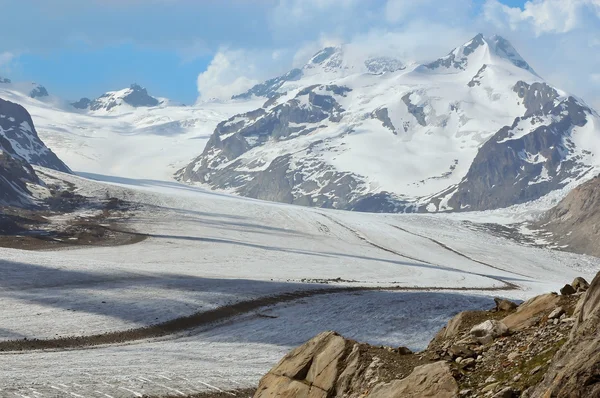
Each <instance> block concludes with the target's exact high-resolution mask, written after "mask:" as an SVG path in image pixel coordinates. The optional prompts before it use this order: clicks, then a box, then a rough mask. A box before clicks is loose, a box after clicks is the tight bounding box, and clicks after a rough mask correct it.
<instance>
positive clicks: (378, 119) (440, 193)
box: [0, 35, 600, 212]
mask: <svg viewBox="0 0 600 398" xmlns="http://www.w3.org/2000/svg"><path fill="white" fill-rule="evenodd" d="M0 98H5V99H7V100H9V101H12V102H15V103H19V104H21V105H23V106H25V108H27V109H28V110H29V111H30V112H31V113H32V114H33V116H34V120H35V121H36V124H37V125H38V128H39V132H40V135H41V136H42V138H43V139H44V141H46V142H47V143H49V145H50V146H51V147H52V148H53V149H54V150H55V151H56V152H57V153H58V154H59V155H60V156H61V158H62V159H64V160H66V161H67V162H68V163H69V164H70V165H73V167H74V168H75V169H76V170H82V171H86V170H87V171H93V172H96V173H103V174H104V173H106V174H110V175H126V176H133V177H140V176H141V177H143V178H168V177H169V176H170V175H172V174H173V173H175V176H176V178H177V179H179V180H181V181H184V182H189V183H200V184H202V185H203V186H206V187H208V188H212V189H219V190H224V191H228V192H231V193H235V194H239V195H244V196H248V197H252V198H258V199H264V200H272V201H279V202H284V203H293V204H299V205H305V206H315V207H330V208H337V209H346V210H357V211H371V212H440V211H469V210H490V209H497V208H503V207H508V206H511V205H515V204H520V203H525V202H528V201H532V200H535V199H538V198H541V197H543V196H545V195H547V194H548V193H550V192H553V191H555V190H557V189H563V190H569V189H571V188H574V187H576V186H577V185H579V184H581V183H582V182H585V181H586V180H588V179H590V178H592V176H594V175H596V174H598V173H600V153H599V152H600V116H599V115H598V113H597V112H595V111H594V110H592V109H591V108H590V107H589V106H587V105H586V104H585V103H584V102H583V101H582V100H580V99H578V98H577V97H575V96H573V95H570V94H568V93H565V92H564V91H562V90H560V89H559V88H556V87H554V86H552V85H551V84H550V83H548V82H546V81H544V79H543V78H542V77H540V76H539V75H538V74H537V73H536V72H535V70H534V69H533V68H532V66H531V65H529V64H528V63H527V61H525V59H524V58H523V57H522V56H521V55H519V53H518V52H517V50H516V49H515V48H514V47H513V46H512V45H511V44H510V43H509V42H508V41H507V40H505V39H503V38H502V37H500V36H492V37H485V36H483V35H477V36H476V37H474V38H473V39H472V40H470V41H468V42H467V43H465V44H463V45H461V46H459V47H457V48H455V49H454V50H452V51H451V52H450V53H448V54H447V55H445V56H443V57H441V58H439V59H434V60H432V61H430V62H426V63H422V64H417V63H414V62H412V61H410V60H403V59H398V58H397V57H394V56H392V55H390V54H376V55H370V56H358V55H357V54H355V53H353V52H352V49H351V48H350V47H347V46H337V47H327V48H324V49H323V50H321V51H319V52H318V53H317V54H315V55H314V56H313V57H312V58H311V59H310V60H309V61H308V62H307V63H306V64H305V65H304V66H303V67H301V68H296V69H292V70H290V71H289V72H288V73H285V74H283V75H281V76H277V77H274V78H272V79H269V80H267V81H265V82H263V83H261V84H258V85H256V86H254V87H252V88H251V89H250V90H248V91H246V92H243V93H240V94H238V95H235V96H233V98H232V99H231V100H230V101H224V102H219V103H217V102H214V103H202V104H196V105H192V106H189V107H185V106H180V105H178V104H174V103H172V102H171V101H169V100H168V99H165V98H159V97H154V96H152V95H151V94H150V93H148V91H147V90H146V89H145V88H143V87H142V86H140V85H137V84H133V85H131V86H130V87H129V88H126V89H122V90H117V91H109V92H107V93H106V94H103V95H101V96H100V97H98V98H96V99H93V100H91V99H88V98H83V99H81V100H79V101H77V102H72V103H69V102H66V101H64V100H61V99H59V98H56V97H54V96H52V95H49V94H48V92H47V90H45V89H44V88H43V87H42V86H40V85H37V84H35V83H13V82H11V81H10V80H8V79H4V78H2V79H0ZM11 111H12V112H16V111H15V110H11ZM17 113H18V114H19V115H21V116H19V117H14V116H13V118H14V119H15V120H17V122H15V123H17V124H16V125H15V126H12V127H3V129H4V132H6V131H7V130H8V129H12V130H11V131H13V132H14V131H17V130H19V131H21V130H20V128H21V127H20V126H21V122H22V121H23V120H25V117H24V116H22V112H21V113H19V112H17ZM5 116H6V118H5V123H6V120H10V118H11V116H10V115H5ZM19 120H21V121H19ZM27 124H28V125H31V126H33V124H32V123H29V122H28V123H27ZM32 134H33V135H35V136H37V132H36V131H35V129H33V127H32ZM38 140H39V138H38ZM13 141H14V139H13ZM34 141H35V140H34ZM40 142H41V141H40ZM42 145H43V144H42ZM11 146H14V142H11ZM37 148H38V149H39V148H43V147H41V146H38V147H37ZM203 148H204V150H203ZM13 149H14V148H13ZM4 151H5V152H6V153H9V152H11V153H12V152H14V150H13V151H9V150H8V149H5V150H4ZM36 151H37V149H36V150H32V152H30V153H29V156H24V155H23V153H16V155H18V156H20V158H22V159H23V160H24V161H26V162H28V163H31V164H41V165H44V164H43V163H44V161H42V158H43V156H42V157H40V158H39V159H36V158H35V156H33V154H35V153H37V152H36ZM40 151H41V152H40V153H45V152H44V150H43V149H40ZM190 159H193V160H192V161H191V162H190ZM61 163H62V162H61ZM45 165H47V167H53V168H56V169H59V170H66V168H63V167H62V166H60V165H59V163H57V162H56V160H52V161H50V160H48V161H46V164H45ZM48 165H49V166H48ZM63 166H64V164H63ZM65 167H66V166H65ZM13 170H16V168H15V169H13ZM177 170H178V171H177Z"/></svg>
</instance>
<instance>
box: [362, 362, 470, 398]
mask: <svg viewBox="0 0 600 398" xmlns="http://www.w3.org/2000/svg"><path fill="white" fill-rule="evenodd" d="M457 396H458V384H457V383H456V380H455V379H454V377H453V376H452V373H451V372H450V367H449V366H448V365H447V364H446V363H445V362H435V363H432V364H430V365H423V366H419V367H417V368H415V370H414V371H413V372H412V373H411V374H410V375H409V376H408V377H406V378H404V379H402V380H394V381H393V382H391V383H389V384H384V385H379V386H376V387H375V388H373V391H372V392H371V393H369V394H368V395H367V397H369V398H421V397H437V398H454V397H457Z"/></svg>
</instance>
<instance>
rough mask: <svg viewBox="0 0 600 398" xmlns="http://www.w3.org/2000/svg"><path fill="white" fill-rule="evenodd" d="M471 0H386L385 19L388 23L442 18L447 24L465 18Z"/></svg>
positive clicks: (470, 8) (469, 9)
mask: <svg viewBox="0 0 600 398" xmlns="http://www.w3.org/2000/svg"><path fill="white" fill-rule="evenodd" d="M473 6H474V4H473V0H444V1H440V0H419V1H415V0H388V1H387V3H386V5H385V19H386V20H387V21H388V22H390V23H398V22H404V21H408V20H410V19H413V18H418V19H423V18H426V19H428V20H430V21H433V20H444V21H446V22H447V23H448V25H450V24H452V23H453V22H455V21H456V20H457V19H460V20H462V19H464V18H466V17H467V16H468V15H469V14H470V12H471V11H472V8H473Z"/></svg>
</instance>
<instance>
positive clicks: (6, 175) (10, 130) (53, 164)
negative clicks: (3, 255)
mask: <svg viewBox="0 0 600 398" xmlns="http://www.w3.org/2000/svg"><path fill="white" fill-rule="evenodd" d="M32 164H35V165H39V166H44V167H48V168H52V169H55V170H59V171H63V172H70V170H69V168H68V167H67V166H66V165H65V164H64V163H63V162H61V161H60V160H59V159H58V158H57V157H56V155H55V154H54V153H52V151H50V150H49V149H48V148H47V147H46V146H45V145H44V143H43V142H42V141H41V140H40V139H39V137H38V135H37V133H36V131H35V127H34V125H33V121H32V120H31V116H30V115H29V113H28V112H27V111H26V110H25V108H23V107H22V106H20V105H17V104H14V103H12V102H9V101H4V100H3V99H0V204H2V205H15V206H30V205H31V204H32V199H31V196H30V191H29V185H30V184H38V183H39V180H38V177H37V176H36V174H35V171H34V170H33V168H32V167H31V165H32Z"/></svg>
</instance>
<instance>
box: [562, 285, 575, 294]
mask: <svg viewBox="0 0 600 398" xmlns="http://www.w3.org/2000/svg"><path fill="white" fill-rule="evenodd" d="M575 293H577V290H575V289H574V288H573V286H571V285H569V284H568V283H567V284H566V285H565V286H564V287H563V288H562V289H560V294H562V295H563V296H568V295H570V294H575Z"/></svg>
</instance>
